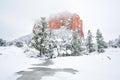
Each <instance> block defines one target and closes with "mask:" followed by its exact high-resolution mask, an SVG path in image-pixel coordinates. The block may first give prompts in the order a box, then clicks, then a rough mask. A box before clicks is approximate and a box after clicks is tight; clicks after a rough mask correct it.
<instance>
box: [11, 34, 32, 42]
mask: <svg viewBox="0 0 120 80" xmlns="http://www.w3.org/2000/svg"><path fill="white" fill-rule="evenodd" d="M32 37H33V34H32V33H31V34H28V35H25V36H22V37H20V38H18V39H15V40H13V41H12V42H29V41H30V40H31V39H32Z"/></svg>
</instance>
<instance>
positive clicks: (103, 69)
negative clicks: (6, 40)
mask: <svg viewBox="0 0 120 80" xmlns="http://www.w3.org/2000/svg"><path fill="white" fill-rule="evenodd" d="M119 61H120V48H114V49H113V48H109V49H106V52H105V53H101V54H97V53H92V54H91V55H83V56H76V57H75V56H74V57H59V58H55V59H52V60H51V62H52V64H49V65H37V67H36V68H38V67H39V68H41V67H42V69H43V70H42V69H39V71H36V72H35V71H34V75H33V76H34V77H37V75H39V76H40V74H39V73H40V70H42V71H41V72H42V73H44V76H41V78H39V77H38V78H39V79H33V80H120V62H119ZM43 62H44V61H43V60H40V59H38V58H29V57H28V56H26V54H25V53H23V49H21V48H17V47H14V46H11V47H0V80H16V79H17V78H18V77H20V76H19V75H17V73H16V72H19V71H29V74H30V71H31V70H32V69H28V68H33V65H31V64H40V63H43ZM48 63H49V62H48ZM34 66H35V65H34ZM34 68H35V67H34ZM45 69H47V70H45ZM35 70H37V69H35ZM31 72H33V71H31ZM45 72H46V74H47V75H46V76H45ZM53 73H54V74H53ZM29 74H28V75H29ZM48 74H52V75H48ZM35 75H36V76H35ZM42 75H43V74H42ZM21 76H24V75H21ZM31 76H32V75H30V76H29V78H30V77H31ZM32 78H33V77H32ZM19 80H22V78H19ZM26 80H29V79H27V78H26ZM31 80H32V79H31Z"/></svg>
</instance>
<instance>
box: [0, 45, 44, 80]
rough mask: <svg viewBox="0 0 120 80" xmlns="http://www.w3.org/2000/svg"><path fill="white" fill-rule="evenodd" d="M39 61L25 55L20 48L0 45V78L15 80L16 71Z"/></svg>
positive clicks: (25, 68)
mask: <svg viewBox="0 0 120 80" xmlns="http://www.w3.org/2000/svg"><path fill="white" fill-rule="evenodd" d="M41 62H42V60H39V59H35V58H29V57H27V56H26V55H25V53H23V49H21V48H17V47H15V46H11V47H0V80H16V78H17V77H18V75H16V72H18V71H21V70H28V68H29V67H31V66H32V65H31V64H37V63H41Z"/></svg>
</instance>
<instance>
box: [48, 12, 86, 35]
mask: <svg viewBox="0 0 120 80" xmlns="http://www.w3.org/2000/svg"><path fill="white" fill-rule="evenodd" d="M48 24H49V28H51V29H55V28H56V29H59V28H60V27H61V26H65V27H67V28H68V29H71V30H76V29H78V32H79V35H80V37H84V33H83V21H82V20H81V19H80V16H79V15H77V14H75V13H74V14H72V13H68V12H66V13H65V12H63V13H59V14H55V15H52V16H50V18H49V20H48Z"/></svg>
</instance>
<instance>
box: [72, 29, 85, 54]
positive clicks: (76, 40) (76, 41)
mask: <svg viewBox="0 0 120 80" xmlns="http://www.w3.org/2000/svg"><path fill="white" fill-rule="evenodd" d="M72 46H73V49H74V51H73V55H80V54H81V52H82V51H83V48H82V39H81V37H80V36H79V34H78V31H77V30H75V31H73V39H72Z"/></svg>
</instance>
